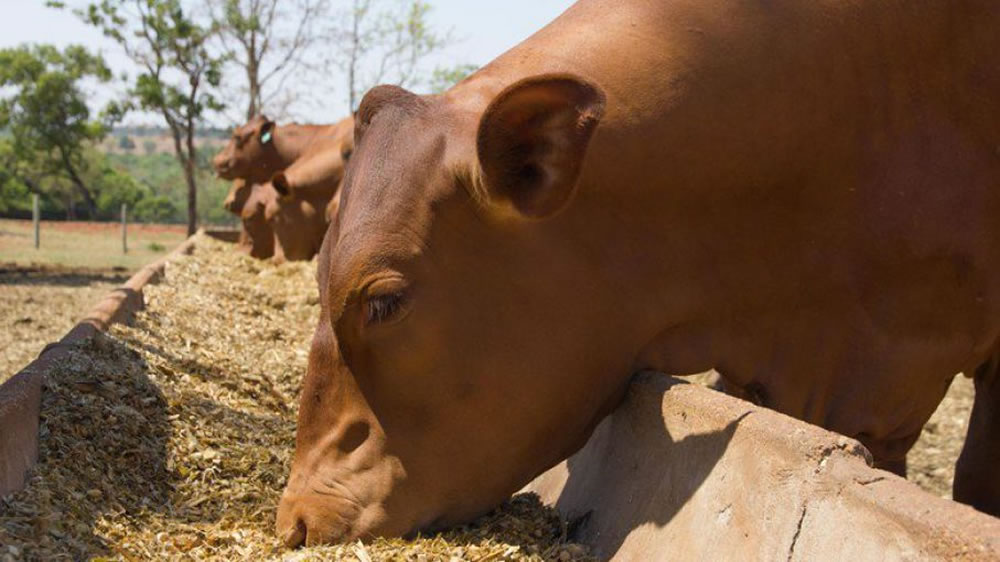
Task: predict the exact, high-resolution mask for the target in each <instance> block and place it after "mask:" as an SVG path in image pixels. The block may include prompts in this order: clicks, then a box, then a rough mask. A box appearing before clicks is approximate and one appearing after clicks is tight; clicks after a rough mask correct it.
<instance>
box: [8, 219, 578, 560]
mask: <svg viewBox="0 0 1000 562" xmlns="http://www.w3.org/2000/svg"><path fill="white" fill-rule="evenodd" d="M314 267H315V266H314V265H313V264H302V263H291V264H285V265H282V266H277V267H275V266H272V265H269V264H264V263H261V262H257V261H254V260H252V259H250V258H248V257H246V256H243V255H241V254H237V253H236V252H233V251H231V250H230V248H228V247H226V246H224V245H222V244H220V243H218V242H215V241H212V240H209V239H203V240H201V241H200V242H199V246H198V248H197V251H196V253H195V255H194V256H192V257H189V258H184V259H183V260H181V261H179V262H177V263H173V264H170V265H169V266H168V269H167V280H166V282H165V283H164V284H162V285H158V286H153V287H149V288H147V290H146V292H147V298H148V307H147V310H146V311H145V312H144V313H142V314H141V315H140V316H139V318H138V319H137V321H136V323H135V325H134V326H132V327H124V326H116V327H114V328H113V329H112V330H111V333H110V334H108V335H107V336H103V335H102V336H98V337H97V338H96V339H95V340H92V341H89V342H87V343H86V344H84V345H82V346H80V347H79V348H78V349H75V350H74V351H73V353H72V355H71V357H70V358H69V359H68V360H67V361H65V362H64V363H62V364H60V365H59V366H58V368H57V369H55V371H54V373H52V376H51V377H50V379H49V380H48V382H47V391H46V393H45V396H44V399H43V406H42V418H43V419H42V431H41V442H40V446H41V453H40V462H39V464H38V465H37V467H36V469H35V470H34V472H33V475H32V477H31V480H30V482H29V485H28V487H27V489H26V490H24V491H22V492H19V493H17V494H14V495H12V496H10V497H8V498H5V499H3V500H2V502H0V545H6V546H0V560H5V557H7V558H13V559H22V558H23V559H28V560H59V559H81V558H93V557H98V558H100V557H109V558H115V559H126V560H134V559H135V560H138V559H143V560H145V559H197V560H202V559H220V560H222V559H224V560H232V559H262V558H268V559H273V558H287V559H295V560H304V559H320V558H323V559H331V558H332V559H343V560H362V561H364V560H369V559H370V560H448V561H450V560H521V559H527V560H541V559H548V560H580V559H586V558H587V552H586V550H585V549H584V548H583V547H580V546H577V545H572V544H567V543H566V542H565V527H564V525H563V523H562V522H561V521H560V519H559V517H558V516H557V515H555V513H554V512H553V511H551V510H549V509H546V508H544V507H543V506H541V505H540V504H539V503H538V501H537V498H535V497H534V496H519V497H517V498H515V499H514V500H513V501H511V502H508V503H507V504H506V505H505V506H503V508H502V509H501V510H499V511H497V512H495V513H493V514H491V515H490V516H487V517H485V518H483V519H481V520H480V521H478V522H477V523H476V524H475V525H473V526H470V527H465V528H461V529H457V530H454V531H451V532H448V533H445V534H443V535H440V536H435V537H429V538H422V539H418V540H416V541H399V540H393V541H387V540H377V541H375V542H373V543H372V544H369V545H360V544H351V545H342V546H337V547H325V548H317V549H306V550H299V551H295V552H288V551H285V550H284V549H283V548H281V546H280V545H279V544H278V542H277V540H276V538H275V536H274V533H273V523H274V516H275V511H276V506H277V501H278V498H279V495H280V493H281V489H282V487H283V485H284V482H285V479H286V478H287V474H288V468H289V462H290V458H291V454H292V447H293V444H294V431H295V423H294V420H295V410H296V408H297V401H296V395H297V393H298V388H299V384H300V381H301V378H302V375H303V371H304V368H305V360H306V354H307V351H308V342H309V340H310V337H311V333H312V329H313V327H314V323H315V321H316V317H317V313H318V308H317V300H318V298H317V294H316V283H315V280H314V272H315V269H314ZM5 549H6V550H5Z"/></svg>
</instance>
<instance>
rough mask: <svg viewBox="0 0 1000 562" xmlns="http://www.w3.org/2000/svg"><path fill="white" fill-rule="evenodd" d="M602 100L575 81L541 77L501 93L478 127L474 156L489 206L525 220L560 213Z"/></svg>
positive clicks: (577, 173)
mask: <svg viewBox="0 0 1000 562" xmlns="http://www.w3.org/2000/svg"><path fill="white" fill-rule="evenodd" d="M604 104H605V96H604V93H603V92H602V91H601V90H600V89H598V88H597V87H596V86H594V85H592V84H590V83H588V82H586V81H584V80H582V79H580V78H577V77H574V76H566V75H543V76H535V77H532V78H527V79H525V80H522V81H520V82H518V83H516V84H514V85H512V86H510V87H508V88H507V89H506V90H504V91H503V92H501V93H500V94H499V95H498V96H497V97H496V98H494V100H493V101H492V102H491V103H490V105H489V107H488V108H487V109H486V112H485V113H484V114H483V117H482V119H481V120H480V122H479V133H478V136H477V140H476V152H477V154H478V156H479V165H480V169H481V171H482V180H483V185H482V186H481V187H482V188H484V190H485V192H486V195H487V197H488V198H489V199H490V201H492V202H495V203H500V204H502V205H503V204H506V205H510V206H512V207H513V208H514V210H515V211H516V212H518V213H519V214H521V215H522V216H524V217H528V218H545V217H548V216H551V215H553V214H554V213H556V212H557V211H559V210H560V209H562V208H563V207H564V206H565V205H566V203H568V202H569V200H570V198H571V197H572V195H573V193H574V191H575V190H576V184H577V180H578V179H579V176H580V169H581V167H582V164H583V158H584V155H585V154H586V151H587V145H588V144H589V143H590V138H591V136H592V135H593V133H594V129H595V128H596V127H597V123H598V121H600V119H601V116H602V115H603V113H604Z"/></svg>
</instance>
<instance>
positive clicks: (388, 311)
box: [364, 279, 408, 326]
mask: <svg viewBox="0 0 1000 562" xmlns="http://www.w3.org/2000/svg"><path fill="white" fill-rule="evenodd" d="M407 298H408V297H407V291H406V286H405V284H404V283H403V282H402V280H400V279H386V280H382V281H377V282H375V283H372V284H371V285H369V287H368V288H367V289H366V291H365V299H364V317H365V325H366V326H373V325H377V324H387V323H390V322H393V321H395V320H398V319H399V318H401V317H402V314H403V312H404V309H405V308H406V305H407Z"/></svg>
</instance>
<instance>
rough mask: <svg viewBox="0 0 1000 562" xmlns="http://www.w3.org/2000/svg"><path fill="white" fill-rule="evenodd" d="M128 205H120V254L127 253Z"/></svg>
mask: <svg viewBox="0 0 1000 562" xmlns="http://www.w3.org/2000/svg"><path fill="white" fill-rule="evenodd" d="M127 212H128V205H127V204H125V203H122V253H123V254H127V253H128V219H127V218H126V217H127Z"/></svg>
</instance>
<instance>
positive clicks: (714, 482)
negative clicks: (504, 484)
mask: <svg viewBox="0 0 1000 562" xmlns="http://www.w3.org/2000/svg"><path fill="white" fill-rule="evenodd" d="M692 474H698V475H699V476H698V478H699V479H698V480H697V481H696V482H694V483H690V484H689V482H690V481H691V480H692V478H691V475H692ZM678 489H685V491H683V492H678ZM524 491H531V492H535V493H537V494H538V495H539V496H540V497H541V499H542V501H543V502H545V503H546V504H549V505H554V506H555V507H556V508H557V509H558V510H559V511H560V512H561V513H562V515H563V516H564V517H567V518H568V519H569V520H570V521H571V523H570V525H571V527H576V526H577V525H575V524H574V522H578V521H581V520H583V521H584V523H583V524H580V525H579V526H578V531H577V532H575V533H571V535H572V538H574V539H575V540H579V541H581V542H584V543H587V544H590V546H591V547H592V548H594V551H595V553H596V554H597V555H598V556H599V557H601V558H606V559H612V560H654V559H671V560H685V559H692V560H694V559H704V557H705V556H711V557H718V558H717V559H726V557H727V556H736V555H739V556H740V557H742V558H743V559H774V558H776V557H781V558H785V557H786V555H787V559H789V560H793V559H795V560H799V559H803V560H809V559H844V557H852V556H851V555H853V557H855V558H858V559H868V558H869V557H870V555H871V553H872V552H873V550H874V551H875V552H880V553H882V554H884V555H885V556H884V559H896V558H897V556H896V555H898V554H900V553H904V554H902V555H900V556H898V557H901V558H903V559H920V560H923V559H948V560H958V559H960V560H1000V519H997V518H994V517H991V516H989V515H986V514H983V513H980V512H978V511H976V510H974V509H972V508H970V507H968V506H965V505H962V504H959V503H957V502H954V501H951V500H946V499H943V498H939V497H936V496H934V495H932V494H930V493H928V492H925V491H924V490H922V489H920V488H919V487H918V486H917V485H916V484H914V483H912V482H909V481H907V480H905V479H903V478H900V477H898V476H896V475H894V474H891V473H889V472H885V471H882V470H878V469H875V468H873V467H872V466H871V455H870V453H869V452H868V451H867V450H866V449H865V448H864V447H863V446H862V445H861V444H860V443H859V442H857V441H855V440H853V439H849V438H847V437H844V436H841V435H838V434H836V433H832V432H830V431H827V430H824V429H822V428H820V427H817V426H813V425H809V424H807V423H805V422H802V421H799V420H796V419H793V418H791V417H788V416H785V415H783V414H780V413H778V412H775V411H773V410H769V409H766V408H762V407H758V406H755V405H753V404H751V403H749V402H745V401H743V400H739V399H737V398H733V397H731V396H727V395H724V394H722V393H718V392H714V391H711V390H709V389H706V388H703V387H701V386H698V385H693V384H688V383H686V382H685V381H683V380H680V379H675V378H672V377H668V376H666V375H662V374H658V373H643V374H640V375H638V376H636V377H635V380H634V381H633V383H632V384H631V386H630V389H629V392H628V395H627V397H626V400H625V402H624V403H623V404H622V406H620V407H619V408H618V409H617V410H616V411H615V412H613V413H612V414H611V415H610V416H608V418H606V419H605V420H604V421H603V422H601V424H600V425H599V426H598V428H597V429H596V430H595V431H594V433H593V434H592V436H591V438H590V440H589V441H588V442H587V444H586V445H584V447H583V448H582V449H580V451H578V452H577V453H576V454H574V455H573V456H572V457H570V458H569V459H567V460H566V461H563V462H562V463H560V464H559V465H556V466H555V467H553V468H552V469H550V470H549V471H547V472H545V473H543V474H541V475H540V476H538V477H537V478H536V479H535V480H534V481H532V482H531V483H530V484H529V485H528V486H526V487H525V488H524ZM720 505H722V506H729V507H726V508H725V510H722V511H720V510H719V506H720ZM807 507H808V512H809V513H808V517H807ZM664 514H669V516H664ZM723 515H724V516H723ZM723 521H724V522H723ZM716 524H718V526H714V525H716ZM695 528H697V529H700V531H699V532H697V533H692V532H691V530H692V529H695ZM737 528H738V529H739V533H737V532H736V529H737ZM737 535H738V536H737ZM747 536H749V537H751V538H750V539H748V538H746V537H747ZM754 537H757V538H754ZM759 537H764V538H759ZM727 541H732V542H727ZM845 541H846V542H845ZM796 542H797V543H798V547H797V549H796ZM789 545H791V549H789ZM831 548H833V549H835V550H831ZM865 549H868V550H865ZM865 553H867V555H866V554H865ZM793 554H794V556H793Z"/></svg>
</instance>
